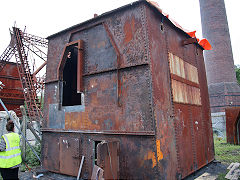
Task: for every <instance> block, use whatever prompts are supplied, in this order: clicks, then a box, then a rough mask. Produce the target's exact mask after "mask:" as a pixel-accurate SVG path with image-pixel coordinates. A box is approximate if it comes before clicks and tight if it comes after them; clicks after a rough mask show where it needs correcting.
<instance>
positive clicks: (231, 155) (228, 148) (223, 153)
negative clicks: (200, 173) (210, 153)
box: [214, 138, 240, 180]
mask: <svg viewBox="0 0 240 180" xmlns="http://www.w3.org/2000/svg"><path fill="white" fill-rule="evenodd" d="M214 149H215V159H216V160H218V161H221V163H223V164H228V165H229V164H230V163H232V162H240V146H239V145H233V144H227V141H226V139H221V138H214ZM226 174H227V173H220V174H219V175H218V178H217V180H225V179H226V178H225V176H226Z"/></svg>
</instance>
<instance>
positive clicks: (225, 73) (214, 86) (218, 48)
mask: <svg viewBox="0 0 240 180" xmlns="http://www.w3.org/2000/svg"><path fill="white" fill-rule="evenodd" d="M199 4H200V12H201V21H202V32H203V36H204V37H206V38H207V39H208V40H209V41H210V43H211V45H212V50H211V51H207V52H205V57H204V60H205V64H206V72H207V81H208V88H209V89H208V90H209V97H210V106H211V112H212V113H216V112H225V108H227V107H239V106H240V87H239V85H238V83H237V80H236V73H235V70H234V62H233V54H232V46H231V39H230V34H229V28H228V21H227V15H226V9H225V4H224V0H199Z"/></svg>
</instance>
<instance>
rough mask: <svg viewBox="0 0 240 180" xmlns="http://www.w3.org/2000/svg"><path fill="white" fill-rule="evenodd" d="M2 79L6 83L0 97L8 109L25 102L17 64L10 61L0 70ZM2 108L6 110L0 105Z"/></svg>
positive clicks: (0, 78)
mask: <svg viewBox="0 0 240 180" xmlns="http://www.w3.org/2000/svg"><path fill="white" fill-rule="evenodd" d="M0 81H1V82H2V83H3V84H4V86H3V89H1V91H0V98H1V99H2V100H3V102H4V104H5V106H6V107H7V109H8V110H15V111H16V109H17V108H19V107H20V105H23V104H24V96H23V89H22V84H21V81H20V79H19V74H18V69H17V64H16V63H12V62H8V63H7V64H6V65H5V67H4V68H3V69H2V70H1V71H0ZM0 110H4V109H3V107H2V106H0Z"/></svg>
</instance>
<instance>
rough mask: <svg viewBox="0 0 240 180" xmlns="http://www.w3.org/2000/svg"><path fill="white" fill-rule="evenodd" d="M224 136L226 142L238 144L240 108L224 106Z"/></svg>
mask: <svg viewBox="0 0 240 180" xmlns="http://www.w3.org/2000/svg"><path fill="white" fill-rule="evenodd" d="M225 112H226V136H227V142H228V143H231V144H236V145H239V144H240V120H239V119H240V108H238V107H233V108H226V109H225Z"/></svg>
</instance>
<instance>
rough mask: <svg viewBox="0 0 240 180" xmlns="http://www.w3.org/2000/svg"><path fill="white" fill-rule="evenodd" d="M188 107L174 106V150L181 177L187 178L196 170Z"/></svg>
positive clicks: (191, 121) (191, 122)
mask: <svg viewBox="0 0 240 180" xmlns="http://www.w3.org/2000/svg"><path fill="white" fill-rule="evenodd" d="M189 107H190V106H189V105H183V104H177V103H175V104H174V110H175V119H174V126H175V130H176V133H175V134H176V135H175V136H176V143H177V145H176V148H177V152H178V158H179V159H178V163H179V166H180V171H181V174H182V177H185V176H187V175H188V174H189V173H190V172H193V171H194V170H195V169H196V157H195V150H196V149H195V141H194V137H193V136H194V134H193V131H194V130H193V128H192V126H193V119H192V117H191V116H190V113H189V111H190V110H189Z"/></svg>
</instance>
